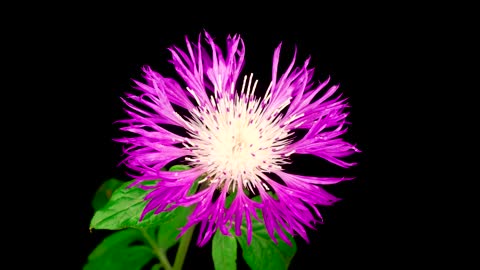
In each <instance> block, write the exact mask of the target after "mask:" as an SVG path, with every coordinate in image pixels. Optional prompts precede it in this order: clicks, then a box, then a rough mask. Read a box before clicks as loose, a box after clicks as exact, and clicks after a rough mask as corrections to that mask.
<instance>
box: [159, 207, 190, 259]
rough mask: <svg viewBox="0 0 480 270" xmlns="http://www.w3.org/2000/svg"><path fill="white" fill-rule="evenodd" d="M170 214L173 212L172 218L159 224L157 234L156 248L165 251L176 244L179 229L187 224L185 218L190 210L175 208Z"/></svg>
mask: <svg viewBox="0 0 480 270" xmlns="http://www.w3.org/2000/svg"><path fill="white" fill-rule="evenodd" d="M172 212H174V215H173V218H172V219H170V220H168V221H166V222H163V223H162V224H160V225H159V228H158V232H157V243H158V246H159V247H160V248H163V249H165V250H167V249H169V248H170V247H172V246H174V245H175V244H176V243H177V242H178V240H177V236H178V234H179V233H180V229H181V228H182V227H183V226H185V224H186V223H187V217H188V215H189V214H190V212H191V210H190V208H185V207H177V208H176V209H174V210H172Z"/></svg>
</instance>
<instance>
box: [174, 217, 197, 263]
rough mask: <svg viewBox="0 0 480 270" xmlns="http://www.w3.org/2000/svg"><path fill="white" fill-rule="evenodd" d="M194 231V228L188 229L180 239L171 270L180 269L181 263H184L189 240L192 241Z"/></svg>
mask: <svg viewBox="0 0 480 270" xmlns="http://www.w3.org/2000/svg"><path fill="white" fill-rule="evenodd" d="M194 229H195V226H192V227H190V229H188V230H187V232H185V234H184V235H183V236H182V238H181V239H180V244H179V246H178V250H177V254H176V255H175V262H174V263H173V270H181V269H182V267H183V262H184V261H185V256H187V251H188V245H189V244H190V240H192V235H193V231H194Z"/></svg>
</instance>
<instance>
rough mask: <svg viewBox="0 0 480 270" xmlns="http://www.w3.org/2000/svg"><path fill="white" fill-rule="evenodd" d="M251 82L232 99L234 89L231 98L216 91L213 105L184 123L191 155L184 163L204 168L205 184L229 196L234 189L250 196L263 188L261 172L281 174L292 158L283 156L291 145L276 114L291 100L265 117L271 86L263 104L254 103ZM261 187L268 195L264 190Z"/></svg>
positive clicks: (186, 141)
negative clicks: (245, 190)
mask: <svg viewBox="0 0 480 270" xmlns="http://www.w3.org/2000/svg"><path fill="white" fill-rule="evenodd" d="M252 77H253V75H250V78H249V79H248V76H245V78H244V80H243V85H242V89H241V91H240V93H236V91H235V89H234V85H232V87H231V89H230V92H229V93H225V92H223V94H221V93H219V91H217V89H216V90H215V92H214V96H211V99H210V102H211V104H207V105H204V106H199V107H197V108H195V109H194V110H192V116H193V117H192V119H189V120H188V121H185V122H186V124H187V126H188V127H190V130H189V132H190V133H191V134H190V135H191V137H192V138H191V139H186V140H185V141H184V143H183V145H184V146H185V147H186V148H187V149H189V150H190V151H191V152H192V155H191V157H188V158H186V159H187V160H188V161H189V162H190V163H191V164H192V165H194V166H202V167H205V168H206V170H207V175H208V176H207V177H206V178H205V179H204V181H209V182H210V183H216V182H220V183H219V184H220V186H225V185H226V186H227V188H232V189H233V190H235V186H237V185H236V184H242V186H243V187H245V188H248V189H250V190H251V191H254V190H253V187H257V188H260V187H261V186H262V184H263V183H262V181H261V180H260V178H259V176H258V174H259V172H269V171H272V170H278V169H281V165H282V164H286V163H287V162H288V160H287V159H288V156H289V155H291V154H292V153H293V151H292V152H290V153H285V151H282V149H283V148H284V147H285V146H286V145H287V144H288V143H289V142H290V140H289V139H288V137H289V136H290V135H291V133H289V131H288V130H287V129H286V128H285V127H281V126H280V125H279V121H280V120H281V115H280V112H281V110H282V109H283V108H285V107H286V106H288V104H290V100H287V101H286V102H285V103H284V104H282V106H279V108H278V109H277V110H276V111H275V112H274V113H273V115H265V113H264V106H265V104H267V102H268V100H269V99H270V96H271V92H270V90H271V85H270V86H269V87H268V89H267V92H266V94H265V98H264V99H263V100H260V99H256V98H255V96H254V92H255V88H256V85H257V81H255V83H254V85H253V86H252ZM247 79H248V85H247ZM188 90H189V91H190V92H191V93H192V94H193V91H191V90H190V89H188ZM194 97H195V95H194ZM197 102H198V101H197ZM238 181H241V183H238ZM263 187H264V188H265V189H267V190H268V187H267V186H266V185H265V184H263Z"/></svg>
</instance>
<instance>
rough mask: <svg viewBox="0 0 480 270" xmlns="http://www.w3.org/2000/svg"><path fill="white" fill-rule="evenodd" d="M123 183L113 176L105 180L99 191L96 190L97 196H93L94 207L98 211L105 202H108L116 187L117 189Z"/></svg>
mask: <svg viewBox="0 0 480 270" xmlns="http://www.w3.org/2000/svg"><path fill="white" fill-rule="evenodd" d="M122 184H123V181H120V180H117V179H115V178H111V179H108V180H107V181H105V182H103V184H102V185H101V186H100V187H99V188H98V190H97V192H95V196H94V197H93V200H92V206H93V209H94V210H95V211H97V210H98V209H100V208H102V207H103V206H104V205H105V204H107V202H108V200H110V198H111V197H112V194H113V192H114V191H115V189H117V188H118V187H119V186H121V185H122Z"/></svg>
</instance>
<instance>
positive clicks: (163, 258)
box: [139, 228, 173, 270]
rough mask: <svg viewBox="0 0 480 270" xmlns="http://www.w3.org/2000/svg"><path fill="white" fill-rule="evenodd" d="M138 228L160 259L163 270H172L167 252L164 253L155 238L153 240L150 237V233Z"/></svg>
mask: <svg viewBox="0 0 480 270" xmlns="http://www.w3.org/2000/svg"><path fill="white" fill-rule="evenodd" d="M139 230H140V231H141V232H142V234H143V236H144V237H145V239H147V241H148V243H149V244H150V246H151V247H152V249H153V252H154V253H155V255H157V257H158V259H159V260H160V263H162V265H163V267H164V268H165V270H173V268H172V265H171V264H170V262H169V261H168V258H167V254H166V253H165V251H164V250H163V249H161V248H160V247H159V246H158V245H157V243H156V242H155V240H153V239H152V237H150V235H149V234H148V232H147V231H146V230H145V229H143V228H140V229H139Z"/></svg>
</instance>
